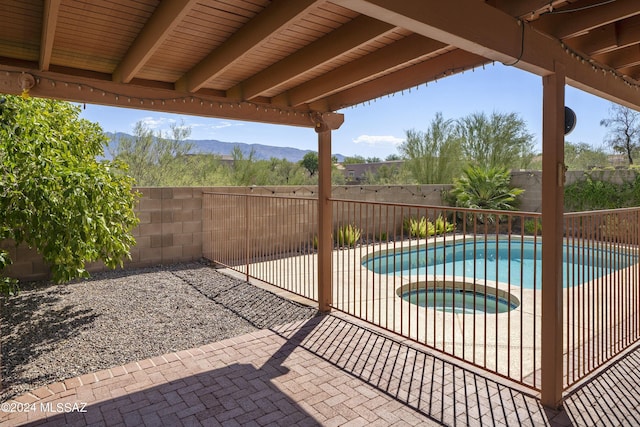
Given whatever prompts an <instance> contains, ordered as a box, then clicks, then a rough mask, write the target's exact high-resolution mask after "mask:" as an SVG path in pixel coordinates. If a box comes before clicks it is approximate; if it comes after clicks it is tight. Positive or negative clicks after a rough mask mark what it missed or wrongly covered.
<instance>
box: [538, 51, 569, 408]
mask: <svg viewBox="0 0 640 427" xmlns="http://www.w3.org/2000/svg"><path fill="white" fill-rule="evenodd" d="M542 80H543V90H542V93H543V99H542V194H544V197H543V198H542V223H543V224H544V227H543V228H542V240H544V245H543V247H542V331H541V332H542V343H541V352H542V360H541V400H542V404H543V405H545V406H548V407H552V408H557V407H558V406H559V405H560V404H561V402H562V391H563V378H564V375H563V373H564V371H563V364H562V353H563V320H562V308H563V305H562V243H563V242H562V238H563V224H564V218H563V214H564V181H565V169H564V98H565V97H564V86H565V79H564V70H563V65H562V64H557V72H556V73H554V74H551V75H548V76H545V77H543V79H542Z"/></svg>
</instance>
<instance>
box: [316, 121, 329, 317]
mask: <svg viewBox="0 0 640 427" xmlns="http://www.w3.org/2000/svg"><path fill="white" fill-rule="evenodd" d="M316 131H317V132H318V310H319V311H321V312H323V313H328V312H329V311H331V301H332V288H331V281H332V277H333V268H332V260H331V251H332V249H333V241H332V239H331V233H332V231H333V208H332V206H331V201H330V200H329V198H330V197H331V130H330V129H327V128H326V127H324V126H316Z"/></svg>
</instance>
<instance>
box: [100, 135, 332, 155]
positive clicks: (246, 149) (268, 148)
mask: <svg viewBox="0 0 640 427" xmlns="http://www.w3.org/2000/svg"><path fill="white" fill-rule="evenodd" d="M106 135H107V136H108V137H109V139H110V143H111V142H113V141H115V140H117V139H118V138H123V137H125V138H132V136H131V135H129V134H126V133H122V132H118V133H111V132H107V133H106ZM186 142H188V143H190V144H193V148H192V150H191V152H192V153H206V154H219V155H221V156H225V155H226V156H228V155H231V153H232V152H233V149H234V147H239V148H240V150H241V151H242V154H243V155H244V156H245V157H248V156H249V154H250V153H251V150H253V152H254V159H256V160H269V159H270V158H272V157H274V158H276V159H287V160H289V161H290V162H299V161H300V160H302V158H303V157H304V155H305V154H307V153H310V152H312V151H314V150H301V149H299V148H293V147H276V146H273V145H264V144H247V143H244V142H223V141H218V140H216V139H189V140H187V141H186ZM105 151H106V153H105V154H106V155H107V156H109V157H110V154H109V150H108V148H107V149H106V150H105ZM334 155H335V156H336V157H337V158H338V161H339V162H341V161H343V160H344V156H343V155H342V154H334Z"/></svg>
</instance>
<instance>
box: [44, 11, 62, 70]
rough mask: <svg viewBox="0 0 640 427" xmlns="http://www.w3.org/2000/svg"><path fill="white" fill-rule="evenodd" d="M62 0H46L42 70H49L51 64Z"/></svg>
mask: <svg viewBox="0 0 640 427" xmlns="http://www.w3.org/2000/svg"><path fill="white" fill-rule="evenodd" d="M60 1H61V0H45V2H44V10H43V14H42V38H41V41H40V61H39V68H40V70H41V71H42V70H48V69H49V65H50V64H51V52H52V51H53V40H54V38H55V35H56V25H57V23H58V13H59V12H60Z"/></svg>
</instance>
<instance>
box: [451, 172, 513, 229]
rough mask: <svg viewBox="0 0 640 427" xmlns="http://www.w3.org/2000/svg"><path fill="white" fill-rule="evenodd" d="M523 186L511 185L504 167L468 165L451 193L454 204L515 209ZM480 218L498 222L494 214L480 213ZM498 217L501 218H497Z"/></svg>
mask: <svg viewBox="0 0 640 427" xmlns="http://www.w3.org/2000/svg"><path fill="white" fill-rule="evenodd" d="M523 192H524V190H522V189H520V188H512V187H511V174H510V173H509V171H508V170H507V169H504V168H482V167H478V166H469V167H467V168H465V169H464V170H463V176H462V177H461V178H460V179H457V180H456V181H455V182H454V184H453V188H452V189H451V195H452V196H453V198H454V199H455V205H456V206H459V207H464V208H471V209H489V210H505V211H512V210H515V209H516V208H517V207H518V204H519V200H518V196H519V195H520V194H522V193H523ZM477 219H478V220H479V221H480V222H484V221H485V220H486V221H487V222H490V223H494V222H496V217H495V215H486V216H484V215H478V216H477ZM497 219H498V220H499V218H497Z"/></svg>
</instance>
